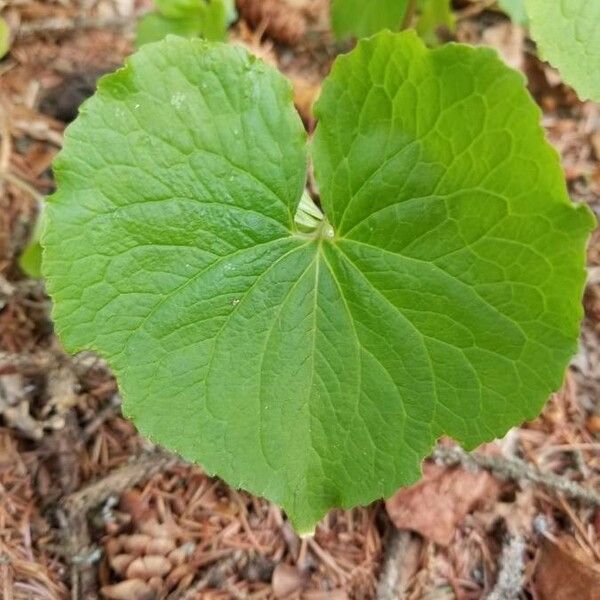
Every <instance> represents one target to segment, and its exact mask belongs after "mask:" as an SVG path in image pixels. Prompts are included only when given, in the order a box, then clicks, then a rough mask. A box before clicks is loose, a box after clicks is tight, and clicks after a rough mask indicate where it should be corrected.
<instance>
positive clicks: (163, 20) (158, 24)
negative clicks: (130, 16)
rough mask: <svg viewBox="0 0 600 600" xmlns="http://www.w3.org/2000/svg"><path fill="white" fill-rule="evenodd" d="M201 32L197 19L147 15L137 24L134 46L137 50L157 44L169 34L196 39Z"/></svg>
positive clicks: (200, 25) (199, 22) (199, 21)
mask: <svg viewBox="0 0 600 600" xmlns="http://www.w3.org/2000/svg"><path fill="white" fill-rule="evenodd" d="M201 32H202V22H201V20H200V18H198V17H196V18H185V19H171V18H168V17H164V16H163V15H161V14H159V13H149V14H147V15H144V16H143V17H142V18H141V19H140V21H139V23H138V26H137V33H136V40H135V44H136V46H137V47H138V48H139V47H140V46H143V45H144V44H149V43H152V42H158V41H160V40H162V39H163V38H165V37H166V36H167V35H169V34H173V35H180V36H181V37H196V36H199V35H200V34H201Z"/></svg>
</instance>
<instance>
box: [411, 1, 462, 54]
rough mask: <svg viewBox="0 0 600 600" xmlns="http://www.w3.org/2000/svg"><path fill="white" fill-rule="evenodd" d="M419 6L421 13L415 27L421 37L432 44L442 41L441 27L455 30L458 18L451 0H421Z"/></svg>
mask: <svg viewBox="0 0 600 600" xmlns="http://www.w3.org/2000/svg"><path fill="white" fill-rule="evenodd" d="M418 7H419V15H418V20H417V24H416V27H415V29H416V31H417V33H418V34H419V36H420V37H421V39H422V40H423V41H425V42H426V43H427V44H429V45H430V46H436V45H437V44H439V43H440V39H439V36H438V31H439V30H440V29H441V28H446V29H447V30H448V31H454V29H455V27H456V19H455V18H454V13H453V12H452V5H451V0H420V1H419V2H418Z"/></svg>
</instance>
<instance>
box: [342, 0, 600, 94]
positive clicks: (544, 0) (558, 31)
mask: <svg viewBox="0 0 600 600" xmlns="http://www.w3.org/2000/svg"><path fill="white" fill-rule="evenodd" d="M498 5H499V7H500V8H502V10H504V11H505V12H506V13H507V14H508V15H509V16H510V18H511V19H512V20H513V21H514V22H515V23H518V24H519V25H525V26H527V25H528V26H529V27H530V29H531V36H532V38H533V40H534V41H535V42H537V44H538V46H539V49H540V53H541V56H542V58H544V59H545V60H548V61H549V62H550V63H551V64H552V65H554V66H555V67H556V68H557V69H558V70H559V71H560V73H561V75H562V77H563V78H564V80H565V82H566V83H568V84H569V85H572V86H573V87H574V88H575V90H576V91H577V93H578V94H579V96H580V97H581V98H582V99H583V100H587V99H591V100H595V101H600V1H599V0H498ZM331 22H332V29H333V31H334V33H335V35H336V36H337V37H338V38H345V37H350V36H354V37H365V36H369V35H372V34H374V33H376V32H377V31H380V30H381V29H391V30H393V31H394V30H399V29H401V28H406V27H410V26H413V27H414V28H415V29H416V30H417V32H418V33H419V34H420V35H421V36H422V37H423V39H424V40H425V41H426V42H427V43H428V44H429V45H436V44H437V43H438V41H439V40H438V39H437V35H436V34H437V32H438V30H439V29H440V27H442V28H446V29H448V30H450V31H452V30H453V29H454V17H453V14H452V10H451V2H450V0H370V1H369V2H364V1H363V0H332V5H331Z"/></svg>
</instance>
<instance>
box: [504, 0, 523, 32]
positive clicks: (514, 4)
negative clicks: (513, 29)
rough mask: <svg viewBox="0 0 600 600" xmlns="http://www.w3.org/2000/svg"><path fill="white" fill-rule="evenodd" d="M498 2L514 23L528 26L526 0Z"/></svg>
mask: <svg viewBox="0 0 600 600" xmlns="http://www.w3.org/2000/svg"><path fill="white" fill-rule="evenodd" d="M498 4H499V6H500V8H501V9H502V10H503V11H504V12H505V13H506V14H507V15H508V16H509V17H510V19H511V21H512V22H513V23H517V24H518V25H523V26H524V27H526V26H527V24H528V19H527V12H526V10H525V0H498Z"/></svg>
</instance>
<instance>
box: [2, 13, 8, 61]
mask: <svg viewBox="0 0 600 600" xmlns="http://www.w3.org/2000/svg"><path fill="white" fill-rule="evenodd" d="M9 50H10V28H9V26H8V23H7V22H6V20H5V19H3V18H2V17H0V58H2V57H3V56H6V54H8V51H9Z"/></svg>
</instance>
